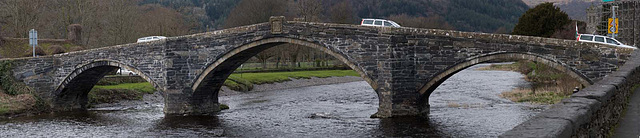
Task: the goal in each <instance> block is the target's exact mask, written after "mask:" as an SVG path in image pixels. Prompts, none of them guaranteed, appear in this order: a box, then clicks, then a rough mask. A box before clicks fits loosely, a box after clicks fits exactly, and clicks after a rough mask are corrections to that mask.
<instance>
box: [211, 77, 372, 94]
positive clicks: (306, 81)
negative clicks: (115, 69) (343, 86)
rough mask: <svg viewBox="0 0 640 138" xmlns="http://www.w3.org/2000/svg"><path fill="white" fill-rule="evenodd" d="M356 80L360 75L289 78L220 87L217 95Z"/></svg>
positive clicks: (359, 79)
mask: <svg viewBox="0 0 640 138" xmlns="http://www.w3.org/2000/svg"><path fill="white" fill-rule="evenodd" d="M356 81H364V79H362V78H361V77H356V76H342V77H325V78H318V77H310V78H300V79H295V78H289V80H288V81H283V82H277V83H265V84H259V85H254V86H253V89H252V90H251V91H244V92H243V91H236V90H232V89H230V88H229V87H227V86H224V87H222V90H221V91H220V93H219V96H230V95H237V94H241V93H246V92H263V91H272V90H282V89H291V88H299V87H307V86H319V85H329V84H338V83H347V82H356Z"/></svg>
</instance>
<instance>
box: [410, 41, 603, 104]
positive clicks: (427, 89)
mask: <svg viewBox="0 0 640 138" xmlns="http://www.w3.org/2000/svg"><path fill="white" fill-rule="evenodd" d="M498 59H506V60H511V59H514V60H530V61H535V62H539V63H542V64H545V65H548V66H550V67H552V68H554V69H556V70H559V71H562V72H565V73H566V74H568V75H569V76H571V77H572V78H575V79H576V80H578V82H580V83H581V84H582V85H584V86H590V85H591V84H593V82H592V80H591V79H589V78H588V77H587V76H586V75H584V74H582V73H581V72H579V71H577V70H575V69H573V68H571V67H569V66H567V65H566V64H564V63H562V62H560V61H557V60H554V59H551V58H548V57H545V56H541V55H538V54H534V53H515V52H495V53H489V54H484V55H480V56H475V57H471V58H468V59H467V60H465V61H464V62H462V63H457V64H456V65H453V66H451V67H449V68H448V69H446V70H444V71H441V72H439V73H437V75H436V76H434V77H433V78H432V79H431V80H429V82H427V83H426V84H425V85H423V86H422V88H421V89H420V90H419V93H420V95H421V98H422V99H423V100H426V99H428V97H429V96H430V95H431V93H432V92H433V91H434V90H435V89H436V88H437V87H438V86H440V84H442V83H443V82H444V81H445V80H447V79H448V78H449V77H451V76H453V75H454V74H456V73H458V72H460V71H462V70H464V69H466V68H469V67H471V66H473V65H476V64H480V63H485V62H488V61H492V60H498ZM422 102H428V101H422Z"/></svg>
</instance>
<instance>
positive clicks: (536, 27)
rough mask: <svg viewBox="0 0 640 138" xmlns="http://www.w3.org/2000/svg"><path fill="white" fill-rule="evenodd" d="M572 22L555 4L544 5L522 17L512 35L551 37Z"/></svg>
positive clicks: (530, 10)
mask: <svg viewBox="0 0 640 138" xmlns="http://www.w3.org/2000/svg"><path fill="white" fill-rule="evenodd" d="M570 22H571V21H570V20H569V16H568V15H567V14H566V13H564V12H563V11H562V10H560V8H558V7H556V6H554V5H553V3H548V2H547V3H542V4H540V5H538V6H536V7H534V8H533V9H529V10H528V11H527V12H525V13H524V14H523V15H522V17H520V20H519V21H518V24H516V27H515V28H514V29H513V33H512V34H514V35H527V36H540V37H551V35H553V33H555V32H556V30H558V29H561V28H562V26H564V25H566V24H568V23H570Z"/></svg>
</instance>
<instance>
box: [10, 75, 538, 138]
mask: <svg viewBox="0 0 640 138" xmlns="http://www.w3.org/2000/svg"><path fill="white" fill-rule="evenodd" d="M480 66H486V65H480ZM477 67H478V66H475V67H472V68H471V69H467V70H464V71H462V72H460V73H458V74H456V75H454V76H453V77H451V78H450V79H449V80H447V81H446V82H445V83H444V84H443V85H441V86H440V87H439V88H438V89H437V90H436V91H435V92H434V93H433V94H432V95H431V96H430V100H429V104H430V105H431V114H430V116H429V117H428V118H392V119H375V118H369V116H370V115H372V114H373V113H375V112H376V111H377V107H378V99H377V96H376V94H375V92H374V91H373V89H372V88H371V87H370V86H369V85H368V84H367V83H366V82H364V81H360V82H351V83H342V84H333V85H322V86H312V87H303V88H293V89H286V90H277V91H267V92H256V93H245V94H240V95H232V96H223V97H220V102H221V103H225V104H228V105H229V107H230V108H231V109H229V110H225V111H222V112H221V113H220V114H218V115H217V116H215V117H165V116H164V114H163V113H162V105H163V104H162V103H151V104H140V105H136V106H123V107H117V108H115V109H118V110H114V111H88V112H81V113H77V112H76V113H57V114H51V115H41V116H34V117H23V118H14V119H5V120H0V132H2V133H0V137H159V136H160V137H164V136H181V137H198V136H201V137H212V136H225V137H382V136H414V137H495V136H497V135H499V134H501V133H503V132H505V131H507V130H509V129H511V128H513V127H514V126H516V125H518V124H519V123H521V122H523V121H524V120H526V119H528V118H529V117H531V116H533V115H535V114H536V113H538V112H539V111H540V110H541V109H542V108H543V107H541V106H535V105H528V104H518V103H513V102H511V101H509V100H506V99H503V98H500V97H499V96H498V95H499V94H500V93H501V92H503V91H508V90H511V89H514V88H516V87H522V86H526V85H528V84H527V82H525V81H524V80H523V79H522V77H523V76H522V75H521V74H519V73H515V72H506V71H479V70H474V69H475V68H477Z"/></svg>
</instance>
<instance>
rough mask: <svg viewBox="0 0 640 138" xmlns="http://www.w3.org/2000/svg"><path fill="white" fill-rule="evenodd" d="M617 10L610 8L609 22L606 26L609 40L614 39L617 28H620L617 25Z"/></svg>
mask: <svg viewBox="0 0 640 138" xmlns="http://www.w3.org/2000/svg"><path fill="white" fill-rule="evenodd" d="M617 8H618V6H611V18H609V21H608V23H607V24H609V25H608V27H607V32H608V33H609V34H611V38H616V35H617V34H618V26H620V24H618V17H616V9H617Z"/></svg>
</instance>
